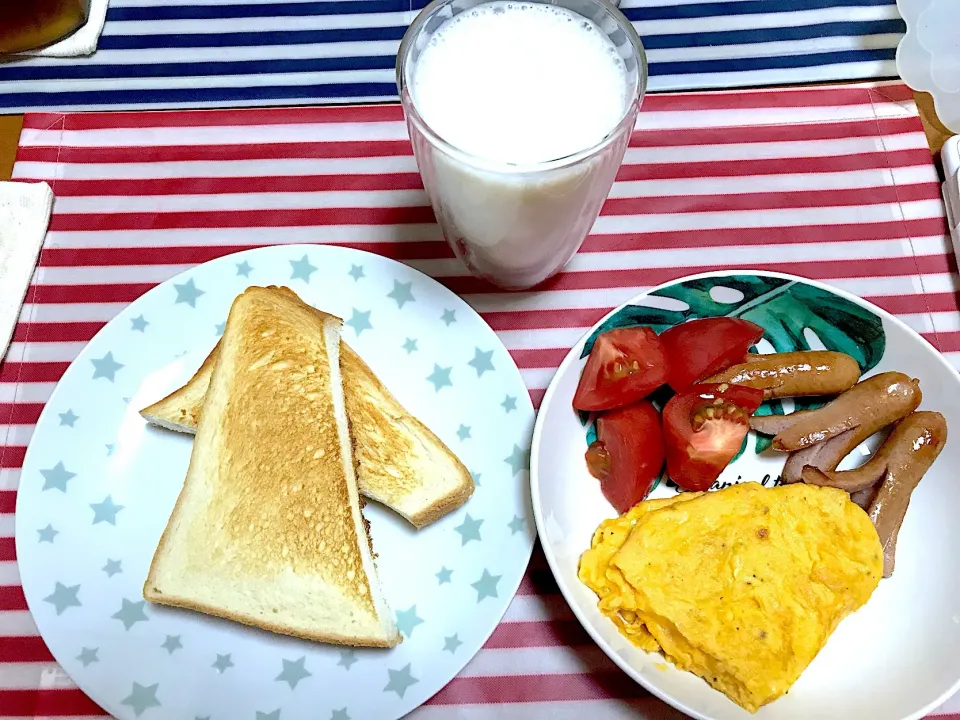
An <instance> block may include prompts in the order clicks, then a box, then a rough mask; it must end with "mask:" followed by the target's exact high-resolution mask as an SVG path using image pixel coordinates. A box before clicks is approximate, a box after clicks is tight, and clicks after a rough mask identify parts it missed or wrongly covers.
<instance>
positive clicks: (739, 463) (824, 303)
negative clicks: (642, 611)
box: [530, 270, 960, 720]
mask: <svg viewBox="0 0 960 720" xmlns="http://www.w3.org/2000/svg"><path fill="white" fill-rule="evenodd" d="M718 316H731V317H741V318H745V319H747V320H751V321H753V322H755V323H757V324H758V325H761V326H762V327H763V328H764V329H765V331H766V332H765V333H764V337H763V339H762V340H760V342H759V343H758V345H757V348H756V349H757V350H758V351H759V352H765V353H767V352H785V351H791V350H807V349H830V350H839V351H842V352H845V353H848V354H850V355H852V356H853V357H854V358H855V359H856V360H857V362H858V363H859V364H860V367H861V368H862V369H863V371H864V374H866V375H869V374H874V373H877V372H884V371H888V370H899V371H902V372H905V373H907V374H910V375H912V376H914V377H917V378H919V379H920V384H921V389H922V390H923V393H924V400H923V404H922V406H921V407H922V408H923V409H930V410H937V411H939V412H941V413H943V414H944V415H945V416H946V418H947V422H948V424H949V425H950V427H952V428H954V431H955V432H958V433H960V377H958V375H957V372H956V371H955V370H954V369H953V368H952V367H951V366H950V365H949V364H948V363H947V362H946V361H945V360H944V359H943V357H941V356H940V354H939V353H938V352H937V351H936V350H935V349H934V348H932V347H931V346H930V345H929V344H928V343H927V342H926V341H925V340H923V339H922V338H921V337H920V336H919V335H917V334H916V333H915V332H914V331H913V330H911V329H910V328H908V327H907V326H906V325H904V324H903V323H902V322H900V321H899V320H897V319H896V318H894V317H892V316H891V315H889V314H888V313H886V312H884V311H883V310H880V309H879V308H877V307H875V306H873V305H871V304H870V303H867V302H866V301H864V300H861V299H859V298H856V297H853V296H852V295H849V294H847V293H844V292H841V291H839V290H836V289H833V288H830V287H828V286H826V285H823V284H821V283H817V282H813V281H810V280H804V279H802V278H797V277H792V276H789V275H782V274H777V273H767V272H757V271H745V270H740V271H726V272H717V273H706V274H703V275H696V276H692V277H688V278H682V279H680V280H677V281H675V282H672V283H669V284H667V285H663V286H661V287H658V288H655V289H653V290H651V291H650V292H648V293H645V294H644V295H641V296H639V297H637V298H635V299H634V300H632V301H630V302H629V303H627V304H626V305H623V306H621V307H619V308H617V309H616V310H614V311H613V312H612V313H610V314H609V315H608V316H607V317H606V318H604V319H603V320H602V321H601V322H599V323H598V324H597V325H596V326H595V327H594V328H592V329H591V330H590V332H588V333H587V334H586V335H585V336H584V337H583V339H581V340H580V341H579V342H578V343H577V344H576V345H575V346H574V347H573V348H572V349H571V351H570V353H569V354H568V355H567V357H566V358H565V359H564V361H563V362H562V363H561V365H560V368H559V369H558V370H557V373H556V375H555V376H554V378H553V380H552V382H551V383H550V387H549V388H548V389H547V392H546V395H545V396H544V400H543V404H542V406H541V408H540V413H539V415H538V417H537V424H536V428H535V430H534V438H533V446H532V451H531V458H530V469H531V488H532V495H533V505H534V514H535V516H536V520H537V527H538V530H539V532H540V539H541V543H542V544H543V548H544V552H545V554H546V556H547V560H548V562H549V564H550V567H551V569H552V570H553V573H554V575H555V576H556V578H557V581H558V584H559V585H560V589H561V590H562V592H563V594H564V596H565V598H566V600H567V602H568V603H569V604H570V606H571V608H572V609H573V611H574V613H575V614H576V616H577V618H578V619H579V620H580V622H581V623H582V624H583V626H584V628H586V630H587V631H588V632H589V633H590V635H591V637H592V638H593V639H594V640H595V641H596V642H597V644H598V645H599V646H600V647H601V648H602V649H603V650H604V651H605V652H606V653H607V655H609V656H610V658H611V659H613V661H614V662H616V663H617V664H618V665H619V666H620V667H621V668H623V670H624V671H626V672H627V673H628V674H629V675H630V676H631V677H632V678H634V679H635V680H636V681H637V682H639V683H641V684H642V685H644V686H645V687H646V688H647V689H649V690H650V691H651V692H653V693H655V694H656V695H658V696H659V697H661V698H662V699H664V700H666V701H667V702H669V703H670V704H671V705H673V706H674V707H676V708H678V709H679V710H682V711H683V712H685V713H687V714H688V715H690V716H692V717H695V718H700V719H701V720H745V719H746V718H751V717H752V718H756V719H757V720H809V718H818V719H820V720H827V719H835V720H847V719H848V718H870V719H871V720H901V719H902V718H911V719H913V718H920V717H923V716H924V715H926V714H927V713H928V712H929V711H930V710H931V709H933V708H934V707H936V706H937V705H939V704H940V703H942V702H943V701H944V700H945V699H946V698H947V697H949V696H950V695H951V694H953V693H954V692H955V691H956V690H957V688H958V687H960V607H958V605H957V601H956V598H958V597H960V572H958V571H957V561H956V558H957V557H958V556H960V523H958V522H957V512H958V510H957V508H960V482H957V479H956V477H955V470H954V469H955V468H956V467H957V466H958V465H960V442H957V441H950V442H948V443H947V445H946V447H945V448H944V450H943V452H942V454H941V456H940V458H939V459H938V460H937V462H936V464H935V465H934V466H933V468H932V469H931V470H930V471H929V472H928V473H927V475H926V477H925V478H924V480H923V482H922V483H921V484H920V486H919V487H918V489H917V490H916V491H915V492H914V494H913V497H912V499H911V502H910V508H909V511H908V512H907V516H906V520H905V521H904V523H903V527H902V529H901V531H900V539H899V542H898V547H897V566H896V572H895V573H894V575H893V577H891V578H889V579H886V580H883V581H882V582H881V583H880V587H879V588H878V589H877V591H876V592H875V593H874V595H873V597H872V598H871V599H870V602H868V603H867V605H866V606H865V607H863V608H862V609H860V610H859V611H857V612H856V613H855V614H854V615H852V616H850V617H849V618H847V619H846V620H844V621H843V622H842V623H841V624H840V626H839V628H838V629H837V631H836V632H835V633H834V635H833V636H832V637H831V639H830V641H829V642H828V643H827V645H826V647H825V648H824V649H823V651H822V652H821V653H820V654H819V655H818V656H817V658H816V659H815V660H814V662H813V663H812V664H811V665H810V667H809V668H807V670H806V672H805V673H804V674H803V675H802V677H801V678H800V680H799V681H798V682H797V683H796V684H795V685H794V687H793V689H791V691H790V693H789V694H788V695H786V696H784V697H783V698H781V699H780V700H777V701H776V702H774V703H771V704H770V705H768V706H766V707H765V708H762V709H761V710H760V711H759V712H758V713H756V715H750V714H749V713H747V712H746V711H745V710H743V709H741V708H740V707H738V706H737V705H735V704H734V703H733V702H731V701H730V700H728V699H727V698H726V697H724V696H723V695H722V694H720V693H719V692H716V691H714V690H712V689H711V688H710V687H709V686H708V685H707V684H706V683H705V682H703V681H702V680H700V679H699V678H697V677H696V676H694V675H692V674H690V673H686V672H681V671H679V670H677V669H676V668H674V667H673V666H667V665H665V664H664V661H663V658H662V657H661V656H659V655H653V654H647V653H644V652H642V651H641V650H639V649H638V648H636V647H634V646H632V645H631V644H630V643H629V642H628V641H627V640H626V639H625V638H624V637H623V636H621V635H620V633H619V632H618V631H617V630H616V628H615V627H614V625H613V623H611V622H610V621H609V620H608V619H607V618H605V617H603V616H602V615H601V614H600V613H599V611H598V610H597V598H596V596H595V595H594V594H593V593H592V592H591V591H590V590H589V589H588V588H587V587H586V586H584V585H583V584H581V583H580V581H579V580H578V579H577V568H578V563H579V559H580V555H581V553H582V552H583V551H584V550H585V549H587V548H588V547H589V546H590V541H591V538H592V536H593V532H594V530H596V528H597V525H599V524H600V522H601V521H603V520H604V519H606V518H610V517H614V516H615V515H616V512H615V511H614V510H613V508H612V507H611V506H610V505H609V503H607V501H606V500H605V499H604V498H603V495H602V494H601V493H600V487H599V483H597V481H596V480H594V479H593V478H592V477H591V476H590V474H589V473H588V472H587V470H586V465H585V463H584V459H583V453H584V451H585V450H586V447H587V444H588V441H589V439H590V438H591V436H592V432H593V431H592V423H591V418H590V417H584V416H581V415H579V414H578V413H576V412H574V410H573V408H572V406H571V402H572V400H573V393H574V391H575V389H576V386H577V382H578V380H579V378H580V372H581V371H582V369H583V366H584V364H585V362H586V359H585V358H586V356H587V355H588V354H589V352H590V348H591V347H592V346H593V342H594V341H595V339H596V337H597V335H599V334H600V333H601V332H603V331H605V330H609V329H612V328H615V327H629V326H636V325H648V326H651V327H653V328H655V329H656V330H658V331H660V330H664V329H666V328H668V327H671V326H673V325H675V324H677V323H680V322H683V321H685V320H688V319H691V318H700V317H718ZM813 406H814V404H813V403H810V402H800V401H797V402H794V401H790V400H784V401H782V402H779V401H778V402H775V403H768V404H767V405H764V406H762V407H761V411H762V412H765V413H768V414H769V413H775V414H783V413H788V412H792V411H793V410H794V409H803V408H807V407H813ZM871 440H872V441H873V442H871V441H867V443H865V444H864V445H863V446H862V447H861V448H858V449H857V450H855V451H854V452H853V453H852V454H851V456H850V457H849V458H847V459H846V460H845V461H844V464H842V465H841V468H845V467H850V466H853V465H855V464H860V463H861V462H862V461H863V459H864V458H865V457H866V456H867V454H868V453H869V452H870V451H871V448H873V447H875V444H874V443H875V440H876V439H875V438H874V439H871ZM782 467H783V456H782V455H778V454H777V453H775V452H774V451H773V450H771V449H770V448H769V443H768V442H767V441H766V439H765V438H762V437H757V436H754V435H753V434H751V435H749V436H748V437H747V441H746V442H745V443H744V447H743V448H742V450H741V454H740V455H739V456H738V458H737V459H736V460H735V461H734V462H733V463H731V465H730V466H729V467H727V469H726V470H725V471H724V472H723V474H722V475H721V476H720V478H719V479H718V481H717V483H716V485H715V487H723V486H725V485H727V484H731V483H738V482H746V481H756V482H761V483H763V484H765V485H768V486H769V485H773V484H775V483H777V482H778V480H779V473H780V470H781V469H782ZM675 492H676V488H675V486H673V485H672V484H671V483H667V482H663V483H660V485H659V486H658V487H656V488H655V490H654V491H653V493H652V496H653V497H665V496H669V495H672V494H674V493H675Z"/></svg>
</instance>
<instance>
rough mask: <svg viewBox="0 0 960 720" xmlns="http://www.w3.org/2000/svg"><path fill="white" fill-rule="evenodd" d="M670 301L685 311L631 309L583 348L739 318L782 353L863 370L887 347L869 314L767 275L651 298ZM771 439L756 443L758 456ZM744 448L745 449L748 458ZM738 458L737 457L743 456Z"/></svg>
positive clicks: (669, 290) (709, 281) (712, 281)
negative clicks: (837, 357)
mask: <svg viewBox="0 0 960 720" xmlns="http://www.w3.org/2000/svg"><path fill="white" fill-rule="evenodd" d="M648 297H653V298H667V299H669V300H671V301H673V302H672V303H669V304H672V305H674V306H677V307H678V308H679V309H664V308H662V307H653V306H648V305H630V306H627V307H625V308H623V309H622V310H620V311H619V312H617V313H616V314H614V315H612V316H611V317H609V318H608V319H607V320H605V321H604V322H603V323H602V324H601V325H600V326H599V327H598V328H597V329H596V331H594V332H593V333H592V334H591V335H590V337H589V338H588V339H587V342H586V343H585V345H584V349H583V353H582V355H581V357H586V356H587V355H588V354H589V352H590V350H592V349H593V344H594V342H595V341H596V339H597V336H598V335H600V334H601V333H603V332H606V331H607V330H612V329H614V328H621V327H636V326H638V325H646V326H649V327H652V328H653V329H654V330H656V331H657V332H661V331H663V330H665V329H667V328H668V327H672V326H674V325H676V324H678V323H682V322H685V321H687V320H691V319H693V318H708V317H721V316H728V317H738V318H743V319H744V320H750V321H751V322H754V323H756V324H757V325H760V326H761V327H762V328H764V329H765V331H766V332H765V333H764V336H763V337H764V339H765V340H767V341H768V342H769V343H770V344H771V345H772V346H773V349H774V350H775V351H776V352H790V351H795V350H813V349H818V348H820V346H821V345H822V346H823V347H825V348H826V349H827V350H836V351H839V352H843V353H846V354H848V355H850V356H851V357H853V358H854V359H855V360H856V361H857V363H859V365H860V369H861V371H862V372H866V371H868V370H870V369H871V368H873V367H874V366H876V364H877V363H878V362H880V359H881V358H882V357H883V353H884V350H885V348H886V336H885V335H884V332H883V322H882V321H881V319H880V318H879V317H878V316H876V315H874V314H873V313H872V312H870V311H869V310H867V309H866V308H863V307H861V306H860V305H858V304H857V303H855V302H852V301H850V300H847V299H846V298H843V297H840V296H839V295H836V294H834V293H832V292H831V291H829V290H825V289H821V288H818V287H815V286H813V285H807V284H806V283H802V282H797V281H795V280H789V279H787V278H780V277H771V276H765V275H727V276H714V277H703V278H698V279H695V280H687V281H685V282H680V283H676V284H674V285H670V286H668V287H665V288H661V289H660V290H657V291H655V292H653V293H650V296H648ZM794 404H795V406H796V409H797V410H802V409H808V408H814V407H819V406H820V405H822V404H823V403H822V402H819V401H817V400H801V399H798V400H797V401H795V403H794ZM758 414H765V415H783V414H784V407H783V403H781V402H780V401H779V400H773V401H771V402H768V403H764V405H762V406H761V407H760V410H758ZM769 444H770V441H769V439H768V438H765V437H762V436H761V437H758V438H757V441H756V445H755V449H756V452H758V453H759V452H762V451H763V450H765V449H766V448H767V447H769ZM742 450H743V449H741V452H742ZM738 457H739V455H738Z"/></svg>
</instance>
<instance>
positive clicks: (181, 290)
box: [173, 278, 206, 308]
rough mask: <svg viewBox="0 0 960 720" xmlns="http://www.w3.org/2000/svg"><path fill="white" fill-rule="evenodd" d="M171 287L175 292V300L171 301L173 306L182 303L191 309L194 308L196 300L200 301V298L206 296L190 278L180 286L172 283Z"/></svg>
mask: <svg viewBox="0 0 960 720" xmlns="http://www.w3.org/2000/svg"><path fill="white" fill-rule="evenodd" d="M173 287H174V289H175V290H176V291H177V299H176V300H174V301H173V304H174V305H179V304H181V303H183V304H186V305H189V306H190V307H192V308H196V307H197V300H199V299H200V296H201V295H206V293H205V292H204V291H203V290H201V289H200V288H198V287H197V286H196V284H195V283H194V282H193V278H190V279H189V280H187V281H186V282H185V283H183V284H182V285H180V284H177V283H174V284H173Z"/></svg>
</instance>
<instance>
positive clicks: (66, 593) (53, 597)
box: [44, 582, 81, 615]
mask: <svg viewBox="0 0 960 720" xmlns="http://www.w3.org/2000/svg"><path fill="white" fill-rule="evenodd" d="M79 592H80V586H79V585H71V586H70V587H67V586H66V585H64V584H63V583H60V582H58V583H57V585H56V587H54V589H53V592H52V593H50V594H49V595H48V596H47V597H45V598H44V600H45V601H46V602H48V603H50V604H51V605H53V607H54V608H56V610H57V615H62V614H63V613H64V611H66V610H67V609H68V608H72V607H80V605H81V603H80V599H79V598H78V597H77V594H78V593H79Z"/></svg>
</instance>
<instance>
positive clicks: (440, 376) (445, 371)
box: [427, 364, 453, 392]
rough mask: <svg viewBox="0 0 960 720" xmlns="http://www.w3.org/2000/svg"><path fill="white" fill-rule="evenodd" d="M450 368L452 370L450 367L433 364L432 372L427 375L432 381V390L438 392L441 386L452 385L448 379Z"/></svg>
mask: <svg viewBox="0 0 960 720" xmlns="http://www.w3.org/2000/svg"><path fill="white" fill-rule="evenodd" d="M451 370H453V368H452V367H445V368H442V367H440V366H439V365H436V364H434V366H433V372H432V373H430V374H429V375H428V376H427V380H428V381H429V382H431V383H433V389H434V390H436V391H437V392H440V390H441V388H445V387H453V382H452V381H451V380H450V371H451Z"/></svg>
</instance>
